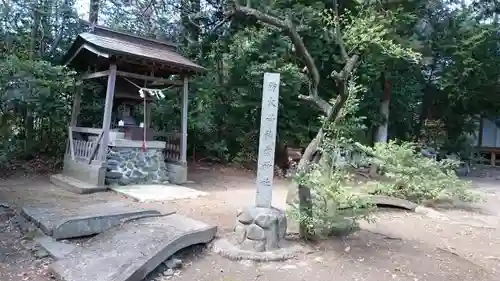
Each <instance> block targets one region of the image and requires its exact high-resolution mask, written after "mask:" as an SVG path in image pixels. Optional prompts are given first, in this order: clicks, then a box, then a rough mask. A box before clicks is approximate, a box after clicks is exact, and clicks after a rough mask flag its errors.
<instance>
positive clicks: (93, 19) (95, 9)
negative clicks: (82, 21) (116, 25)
mask: <svg viewBox="0 0 500 281" xmlns="http://www.w3.org/2000/svg"><path fill="white" fill-rule="evenodd" d="M99 6H100V1H99V0H90V6H89V22H90V25H93V24H97V22H98V20H99Z"/></svg>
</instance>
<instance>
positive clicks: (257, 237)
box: [234, 207, 286, 252]
mask: <svg viewBox="0 0 500 281" xmlns="http://www.w3.org/2000/svg"><path fill="white" fill-rule="evenodd" d="M234 232H235V233H236V237H237V238H236V240H237V243H239V244H240V247H241V248H242V249H248V250H253V251H256V252H268V251H272V250H277V249H279V248H281V246H282V244H281V242H282V241H283V239H284V238H285V234H286V217H285V212H284V211H282V210H280V209H277V208H274V207H271V208H263V207H250V208H246V209H243V210H240V211H238V217H237V220H236V226H235V227H234Z"/></svg>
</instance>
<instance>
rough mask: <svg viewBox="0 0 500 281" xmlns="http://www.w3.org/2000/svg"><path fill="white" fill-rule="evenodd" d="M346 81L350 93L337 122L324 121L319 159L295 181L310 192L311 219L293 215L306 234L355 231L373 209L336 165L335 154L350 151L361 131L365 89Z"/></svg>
mask: <svg viewBox="0 0 500 281" xmlns="http://www.w3.org/2000/svg"><path fill="white" fill-rule="evenodd" d="M355 81H356V77H353V78H352V79H351V80H350V81H349V84H348V85H349V86H348V91H349V93H350V95H349V98H348V99H347V101H346V103H345V105H344V107H343V108H342V109H341V112H340V113H339V117H338V118H337V120H338V121H337V122H336V123H334V122H326V123H325V122H324V121H323V122H324V126H323V128H324V130H325V132H326V134H325V139H324V141H323V142H322V145H321V147H320V148H321V151H322V158H321V162H320V163H318V164H310V165H309V166H308V167H307V168H306V169H304V170H302V171H299V174H298V176H297V178H296V179H295V180H296V181H297V182H298V183H299V184H300V185H301V186H306V187H309V189H310V190H311V195H312V201H313V209H312V216H311V215H308V214H307V213H304V212H299V211H298V210H296V211H295V212H293V213H292V216H293V217H294V218H296V219H297V220H298V221H299V222H302V223H303V225H305V226H307V228H308V231H309V233H315V234H316V235H319V236H325V235H326V236H327V235H331V234H335V235H344V234H347V233H349V232H351V231H354V230H356V229H357V226H358V222H359V220H370V213H371V211H373V209H374V206H372V205H371V203H370V202H369V201H368V200H367V199H366V198H365V197H363V196H362V195H360V194H359V192H356V190H354V189H353V188H352V187H350V184H352V182H353V177H354V174H353V173H352V171H351V169H349V168H348V167H347V166H345V165H339V163H338V160H339V159H338V153H339V152H342V151H349V150H352V144H353V141H354V138H355V139H359V133H360V132H362V130H363V120H364V117H363V116H358V115H357V113H358V108H359V102H360V98H359V97H360V96H362V94H363V93H364V92H365V90H366V89H365V88H364V87H362V86H360V85H357V84H356V83H355Z"/></svg>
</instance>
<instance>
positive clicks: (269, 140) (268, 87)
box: [255, 73, 280, 207]
mask: <svg viewBox="0 0 500 281" xmlns="http://www.w3.org/2000/svg"><path fill="white" fill-rule="evenodd" d="M279 87H280V74H279V73H265V74H264V85H263V88H262V111H261V115H260V138H259V159H258V163H257V195H256V198H255V205H257V207H271V201H272V191H273V176H274V150H275V146H276V126H277V124H278V103H279V92H280V91H279V90H280V88H279Z"/></svg>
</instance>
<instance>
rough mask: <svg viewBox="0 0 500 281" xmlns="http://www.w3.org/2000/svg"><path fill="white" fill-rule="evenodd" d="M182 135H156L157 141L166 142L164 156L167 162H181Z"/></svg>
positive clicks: (161, 133) (172, 133) (169, 133)
mask: <svg viewBox="0 0 500 281" xmlns="http://www.w3.org/2000/svg"><path fill="white" fill-rule="evenodd" d="M181 136H182V134H181V133H177V132H168V133H163V132H158V133H155V139H157V140H161V141H164V142H165V150H164V151H163V154H164V156H165V161H167V162H179V161H181Z"/></svg>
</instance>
